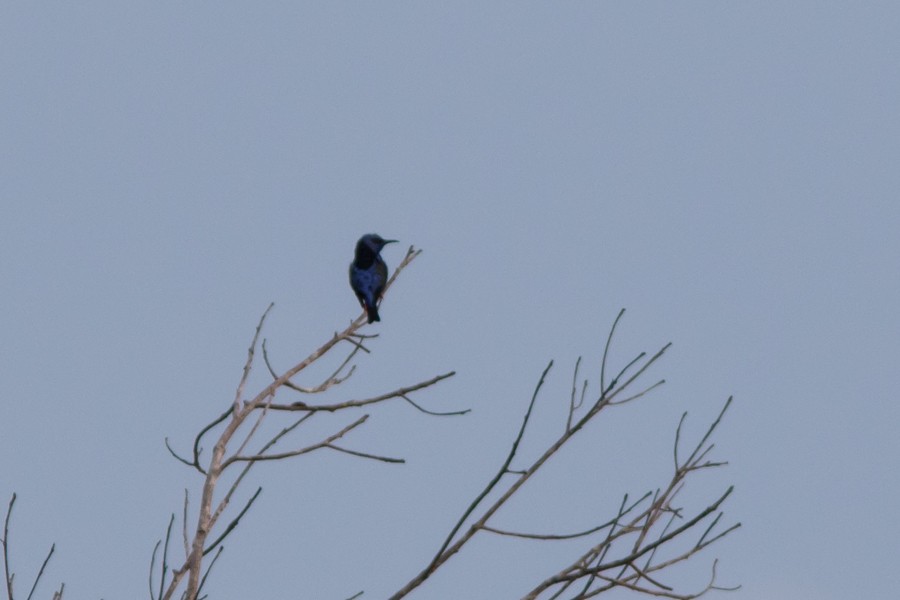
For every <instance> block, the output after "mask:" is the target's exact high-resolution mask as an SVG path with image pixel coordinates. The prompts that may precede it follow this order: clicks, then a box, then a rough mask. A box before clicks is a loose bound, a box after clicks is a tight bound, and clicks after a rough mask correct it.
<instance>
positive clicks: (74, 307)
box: [0, 1, 900, 600]
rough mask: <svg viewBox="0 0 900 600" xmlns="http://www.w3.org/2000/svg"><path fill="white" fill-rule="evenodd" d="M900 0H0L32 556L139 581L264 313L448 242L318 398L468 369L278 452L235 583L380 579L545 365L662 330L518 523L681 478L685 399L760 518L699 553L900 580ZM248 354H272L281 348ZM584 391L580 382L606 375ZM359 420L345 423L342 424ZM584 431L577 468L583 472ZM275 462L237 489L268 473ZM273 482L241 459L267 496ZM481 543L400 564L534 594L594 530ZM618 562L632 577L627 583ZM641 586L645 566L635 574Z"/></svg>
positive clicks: (369, 585) (760, 588)
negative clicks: (363, 419) (369, 418)
mask: <svg viewBox="0 0 900 600" xmlns="http://www.w3.org/2000/svg"><path fill="white" fill-rule="evenodd" d="M898 31H900V5H897V4H896V3H893V2H869V3H865V4H860V3H846V2H821V1H818V2H791V3H784V2H754V3H743V4H738V3H710V2H708V3H696V2H679V3H671V2H642V3H637V2H619V3H610V2H582V3H568V4H559V3H553V4H535V3H490V4H488V3H481V2H478V3H454V4H452V5H443V6H439V5H437V3H390V4H387V3H331V2H328V3H315V4H313V3H295V2H265V3H236V2H217V3H204V2H200V3H198V2H190V3H185V2H177V3H173V2H153V3H101V2H90V1H85V2H78V3H63V2H55V3H47V2H30V3H10V2H7V3H4V4H3V5H2V8H0V81H2V84H0V203H2V219H0V284H2V292H0V341H2V346H0V365H2V367H0V369H2V371H0V372H2V379H3V384H4V385H3V412H2V416H0V456H2V459H0V500H2V501H3V503H4V504H5V502H6V501H7V499H8V497H9V495H10V494H11V493H12V492H13V491H17V492H18V494H19V504H18V505H17V512H16V515H15V521H14V531H13V537H14V543H15V547H14V550H15V556H14V559H15V566H16V569H17V570H18V571H19V572H20V575H19V577H20V578H21V581H22V582H21V583H20V585H24V580H25V579H27V578H29V577H30V576H31V574H33V572H34V571H35V569H36V568H37V566H38V564H39V561H40V559H41V558H42V557H43V553H44V552H45V551H46V549H47V548H48V547H49V545H50V543H51V542H54V541H55V542H56V543H57V553H56V555H55V556H54V558H53V561H52V563H51V567H50V569H49V572H48V574H47V576H46V581H45V583H44V587H43V588H42V591H43V594H44V596H43V597H49V595H50V588H51V585H54V584H56V583H57V582H59V581H65V582H66V591H67V594H66V597H67V598H73V599H81V598H85V599H91V598H101V597H102V598H105V599H107V600H115V599H131V598H142V597H144V598H145V597H147V592H146V589H147V583H146V575H147V567H148V560H149V556H150V552H151V550H152V548H153V544H154V543H155V541H156V539H158V538H159V537H160V536H161V535H162V533H163V531H164V527H165V525H166V523H167V520H168V515H169V514H170V513H171V512H173V511H180V506H181V504H180V501H181V498H182V493H183V491H182V490H183V488H184V487H185V486H188V487H190V488H191V489H192V491H193V493H194V497H195V498H196V496H197V491H196V490H198V485H199V481H198V480H197V479H195V478H194V477H193V476H192V474H191V472H189V471H188V470H187V468H185V467H184V466H182V465H180V464H178V463H176V462H175V461H174V460H172V459H171V458H170V457H169V456H168V454H167V453H166V451H165V448H164V446H163V438H164V437H166V436H168V437H169V438H170V439H172V440H173V443H174V444H175V445H176V446H177V447H180V448H186V447H187V445H188V444H189V443H190V440H191V439H192V435H193V433H194V432H195V431H196V430H197V429H198V428H199V427H201V426H202V425H203V424H205V423H206V422H207V421H209V420H210V419H211V418H212V417H214V416H216V415H218V414H219V413H220V412H221V411H222V410H223V408H224V407H225V406H227V404H228V402H229V401H230V400H231V398H232V396H233V390H234V386H235V385H236V383H237V381H238V379H239V376H240V368H241V366H242V364H243V360H244V357H245V350H246V346H247V343H248V342H249V339H250V336H251V335H252V330H253V327H254V326H255V324H256V321H257V319H258V318H259V315H260V314H261V313H262V311H263V310H264V309H265V307H266V306H267V304H268V303H269V302H270V301H274V302H275V303H276V307H275V310H274V312H273V314H272V316H271V319H270V321H269V323H268V326H267V328H266V330H265V336H266V337H267V338H268V339H269V344H270V345H271V349H272V350H273V353H274V354H275V356H276V357H277V358H276V361H277V362H278V364H281V365H284V366H286V365H287V364H288V363H289V362H290V361H291V360H297V359H299V358H301V357H302V356H304V355H305V354H306V353H307V352H308V351H310V350H311V349H313V348H314V347H316V346H317V345H318V344H319V343H321V342H322V341H324V340H325V339H326V338H327V337H328V336H329V335H330V334H331V333H332V332H333V331H335V330H336V329H338V328H342V327H343V326H345V325H346V324H347V322H348V320H349V319H351V318H353V317H355V316H356V315H357V314H358V312H359V309H358V305H357V304H356V301H355V299H354V298H353V295H352V293H351V292H350V290H349V288H348V286H347V281H346V267H347V264H348V263H349V261H350V259H351V256H352V247H353V243H354V242H355V240H356V238H357V237H359V235H361V234H362V233H365V232H368V231H376V232H378V233H380V234H382V235H384V236H385V237H391V238H397V239H399V240H401V244H399V245H398V246H399V247H398V246H389V247H388V248H387V250H386V251H385V253H384V256H385V259H386V260H387V261H388V264H389V265H391V266H395V265H396V264H397V263H398V262H399V260H400V258H401V257H402V255H403V251H404V249H405V248H406V247H407V246H408V245H410V244H414V245H415V246H417V247H421V248H423V249H424V250H425V252H424V253H423V254H422V256H421V257H420V258H419V259H418V260H417V261H416V263H414V264H413V266H412V267H410V269H409V270H408V271H407V272H406V273H405V274H404V276H403V279H402V280H401V281H400V283H399V284H398V286H397V287H396V288H394V290H392V292H391V294H390V296H389V297H388V298H387V299H386V301H385V304H384V306H383V308H382V311H381V312H382V317H383V322H382V323H380V324H377V325H376V326H374V327H373V330H374V331H377V332H378V333H379V334H380V335H381V337H380V339H379V340H377V341H376V342H374V343H373V349H374V350H375V352H374V354H373V355H372V356H369V357H366V358H365V359H363V360H361V361H360V365H359V369H358V373H357V374H356V375H355V376H354V380H353V381H351V382H350V383H349V384H348V386H347V388H346V390H344V391H340V392H338V393H337V394H335V396H334V398H335V399H338V398H346V397H351V396H356V395H360V394H365V393H367V392H368V393H378V392H382V391H385V390H388V389H394V388H396V387H398V386H400V385H404V384H408V383H411V382H414V381H417V380H419V379H423V378H427V377H430V376H431V375H434V374H437V373H441V372H444V371H447V370H451V369H455V370H456V371H457V372H458V375H457V376H456V377H455V378H454V379H452V380H450V381H448V382H446V383H445V384H444V385H441V386H440V387H439V388H436V389H434V390H432V391H431V392H428V393H425V394H422V395H421V396H419V400H421V401H422V402H423V403H425V404H427V405H428V406H431V407H447V408H451V407H452V408H463V407H471V408H472V409H473V412H472V413H471V414H470V415H469V416H467V417H463V418H459V419H453V420H448V419H443V420H442V419H429V418H426V417H425V416H424V415H421V414H418V413H415V412H414V411H412V410H410V409H409V407H407V406H401V405H399V404H398V405H396V406H393V407H389V408H388V409H387V410H385V411H384V412H382V413H379V414H378V415H376V417H375V418H374V419H373V422H372V423H371V424H370V426H369V428H368V429H367V430H366V431H361V432H359V435H358V436H357V437H355V438H353V442H352V443H351V444H348V446H351V447H354V448H357V449H361V450H368V451H373V452H381V453H384V454H389V455H397V456H404V457H405V458H407V460H408V464H406V465H403V466H390V465H382V464H375V463H371V462H364V461H355V460H353V459H351V458H350V457H346V456H340V455H320V456H311V457H304V458H302V459H298V460H296V461H294V462H292V463H288V464H281V465H264V466H263V467H261V468H259V470H258V472H256V474H255V477H254V478H253V481H252V482H251V485H262V486H263V488H264V492H263V495H262V497H261V498H260V500H259V502H258V503H257V505H256V506H255V507H254V509H253V511H252V512H251V513H250V514H249V515H248V516H247V518H246V520H245V522H244V523H243V524H242V526H241V527H240V529H239V530H238V531H237V532H236V533H235V534H234V536H233V537H232V538H231V540H230V541H229V543H228V544H227V548H226V553H225V555H224V556H223V558H222V559H221V560H220V562H219V564H218V566H217V571H216V572H215V573H214V576H213V578H212V581H211V584H210V586H209V589H208V591H209V592H210V594H211V597H212V598H226V599H227V598H271V599H288V598H311V599H314V600H319V599H326V600H327V599H339V600H340V599H343V598H346V597H347V596H349V595H351V594H353V593H355V592H357V591H359V590H361V589H364V590H366V595H365V596H364V598H366V599H377V598H382V597H385V596H386V595H388V594H389V593H390V592H393V591H395V590H396V589H397V588H398V587H400V586H401V585H402V584H403V583H404V582H405V581H406V580H407V579H409V577H411V576H412V575H414V574H415V573H416V572H417V571H418V570H419V569H420V568H421V567H422V566H423V565H424V564H425V562H426V561H427V559H428V558H429V557H430V556H431V554H432V553H433V552H434V551H435V550H436V549H437V547H438V546H439V545H440V542H441V541H442V539H443V536H444V535H445V534H446V532H447V530H448V527H449V524H450V523H451V522H452V520H453V519H455V518H456V517H457V516H458V514H459V513H460V511H461V510H462V509H463V508H464V507H465V505H466V504H467V502H468V499H469V498H471V497H472V495H473V494H474V493H476V492H477V490H478V489H479V488H480V486H482V485H483V484H484V482H485V480H486V479H487V478H488V477H490V475H491V474H492V473H493V471H494V470H495V469H496V468H497V466H498V465H499V463H500V461H502V459H503V457H504V455H505V452H506V451H507V448H508V444H509V443H510V441H511V440H512V437H513V436H514V434H515V430H516V428H517V427H518V424H519V422H520V418H521V414H522V411H523V410H524V408H525V406H526V403H527V401H528V398H529V397H530V393H531V390H532V388H533V386H534V383H535V382H536V380H537V378H538V376H539V375H540V372H541V370H542V368H543V367H544V365H545V364H546V362H547V361H548V360H549V359H551V358H554V359H556V361H557V362H556V368H555V370H554V371H553V373H552V377H551V379H550V381H549V383H548V385H547V388H546V390H545V393H544V395H543V396H542V399H541V404H540V405H539V412H538V416H539V417H540V420H539V421H538V422H536V427H535V429H534V438H533V444H532V445H531V446H529V448H530V450H531V451H532V452H536V451H537V450H538V446H539V442H541V441H545V440H548V439H550V436H553V435H556V434H558V432H559V427H560V424H561V422H562V421H561V420H560V419H563V418H564V411H565V406H566V402H567V394H568V389H569V386H570V384H571V368H572V365H573V363H574V361H575V359H576V358H577V357H578V356H580V355H583V356H584V360H585V363H584V364H585V371H584V374H585V375H589V376H592V377H593V378H594V379H593V381H594V383H595V384H596V372H597V368H596V367H597V363H598V361H599V357H600V353H601V351H602V343H603V340H604V336H605V334H606V331H607V329H608V327H609V325H610V323H611V322H612V320H613V318H614V317H615V315H616V313H617V311H618V310H619V308H621V307H625V308H627V309H628V313H627V315H626V317H625V320H624V321H623V323H622V327H621V330H620V332H619V336H618V344H617V346H616V350H615V352H614V355H613V358H614V359H615V360H617V361H619V362H621V361H624V360H627V359H628V358H630V356H631V354H632V353H633V352H636V351H638V350H655V349H656V348H657V347H658V346H661V345H662V344H664V343H666V342H668V341H672V342H674V346H673V348H672V350H671V351H670V352H669V354H668V355H667V356H666V358H665V359H664V360H663V361H662V363H661V364H660V365H658V367H657V368H656V369H655V370H654V373H653V376H654V377H665V378H666V379H667V381H668V383H667V385H666V386H665V387H664V388H662V389H660V390H658V391H657V392H656V393H654V394H653V395H652V396H651V397H649V398H647V399H646V400H645V401H644V402H643V404H641V405H638V406H634V407H632V408H628V409H623V410H622V411H621V412H619V413H617V414H616V415H615V416H612V417H611V418H610V419H609V420H608V421H604V420H602V419H601V420H600V421H598V422H597V423H595V424H594V425H593V426H592V428H591V429H590V430H589V431H587V432H585V434H584V438H583V439H581V440H579V445H578V446H577V447H574V448H573V449H571V451H570V452H568V453H566V454H564V455H562V456H559V457H557V459H556V460H555V461H554V463H553V464H551V465H549V467H548V468H549V469H550V470H549V471H548V473H547V474H546V479H544V480H535V481H534V482H532V483H531V484H529V486H528V487H527V488H526V489H525V490H524V491H527V492H528V493H527V494H524V495H523V496H522V498H520V499H519V501H518V502H517V503H515V504H514V505H513V506H510V507H509V511H508V512H506V513H501V514H500V515H498V519H499V522H498V525H506V526H509V527H521V528H528V529H538V530H547V529H551V528H557V529H561V530H565V531H571V530H575V529H579V528H583V527H587V526H590V525H592V524H594V523H595V522H596V521H599V520H603V519H602V518H605V517H607V516H609V515H610V514H611V513H612V511H614V510H615V508H616V506H617V503H618V499H619V498H620V494H621V493H622V492H625V491H631V492H632V493H640V492H643V491H644V490H646V489H650V488H652V487H654V486H656V485H660V484H662V483H664V482H665V480H664V477H665V476H666V475H667V472H668V469H669V468H670V464H671V454H670V447H671V441H672V436H673V433H674V427H675V425H676V423H677V420H678V416H679V415H680V413H681V412H682V411H683V410H689V411H690V413H691V417H690V421H689V426H690V428H689V431H690V432H692V433H694V434H698V433H699V432H700V431H701V426H702V425H705V424H706V422H707V421H708V420H709V419H711V418H712V417H713V416H714V415H715V413H716V412H717V410H718V408H719V407H720V406H721V404H722V402H723V401H724V400H725V398H726V397H727V396H729V395H731V394H734V396H735V398H736V403H735V405H734V407H733V410H732V411H731V413H730V414H729V416H728V418H727V420H726V422H725V423H724V425H723V427H722V429H721V431H720V432H719V435H718V438H717V450H716V453H717V456H718V457H719V458H723V459H728V460H730V461H731V466H730V467H729V468H728V469H727V470H724V471H721V472H717V473H715V474H714V475H707V476H705V477H704V478H702V479H700V480H698V482H697V483H698V485H697V487H696V488H695V489H696V492H697V494H698V495H697V498H698V499H699V501H701V502H702V501H703V500H706V499H708V498H709V497H711V496H712V495H713V494H716V493H718V492H720V491H721V490H722V489H724V488H725V487H726V486H727V485H729V484H730V483H734V484H735V485H736V493H735V495H734V496H733V498H732V500H731V501H730V502H729V503H728V505H727V506H726V509H727V517H728V518H730V519H731V520H739V521H741V522H742V523H743V524H744V527H743V528H742V529H741V530H740V531H739V532H737V533H736V534H735V535H734V536H733V537H731V538H730V539H727V540H726V541H724V542H723V543H722V544H721V545H720V546H718V547H716V548H714V549H712V550H711V551H709V552H708V553H707V554H705V555H704V556H701V557H699V559H698V560H697V562H696V563H694V564H693V566H692V567H691V568H690V569H688V570H687V571H686V573H684V580H683V581H688V582H694V583H695V584H702V583H703V582H704V581H705V578H706V576H707V573H708V571H707V567H708V565H709V563H710V562H711V559H712V558H713V557H715V556H718V557H720V559H721V563H720V567H719V575H720V579H721V582H722V583H723V584H737V583H741V584H743V586H744V588H743V590H742V591H741V592H739V593H737V594H734V595H731V596H720V597H733V598H741V599H747V600H806V599H816V600H836V599H845V598H851V597H853V598H873V599H874V598H887V597H891V595H892V594H896V590H897V589H898V587H900V569H897V566H896V559H897V557H898V556H900V547H898V545H900V542H898V540H900V518H898V517H897V516H896V514H895V512H896V511H895V510H894V509H893V502H892V500H891V499H892V498H893V497H895V496H896V495H897V494H898V492H900V436H898V434H897V429H898V422H900V408H898V405H900V402H898V400H897V397H896V395H897V394H896V388H897V383H896V380H897V365H898V364H900V351H898V339H900V319H898V317H897V307H898V306H900V277H898V262H900V260H898V259H900V244H898V241H897V238H898V233H900V207H898V198H897V196H898V190H900V170H898V168H897V165H898V161H900V112H898V106H900V74H898V65H900V37H898V35H897V32H898ZM265 381H266V379H265V377H263V374H262V373H260V372H257V377H256V378H255V379H254V380H253V381H252V383H253V385H255V386H256V388H258V387H259V386H260V385H263V384H264V383H265ZM594 389H596V385H595V387H594ZM335 422H336V423H337V422H340V421H335ZM578 464H582V465H584V464H590V465H591V468H590V470H589V476H585V475H584V474H583V472H580V471H578V470H577V465H578ZM250 489H251V488H250V487H248V490H250ZM248 493H249V492H248ZM572 553H573V551H572V550H571V547H569V549H566V550H559V551H558V550H550V551H549V555H542V554H541V552H540V550H539V549H537V548H536V547H535V546H533V545H529V544H518V543H514V542H509V541H507V540H497V539H490V538H485V539H483V540H480V541H479V542H478V543H476V544H474V545H473V546H472V547H471V548H469V549H468V550H467V551H466V552H464V553H463V554H461V555H459V556H457V557H455V558H454V559H453V560H452V561H451V562H450V564H449V565H448V566H447V569H446V571H445V572H443V573H442V574H441V575H440V576H439V577H436V578H435V579H434V581H432V582H430V583H429V584H426V585H425V586H424V587H423V588H421V590H420V591H419V592H418V593H417V594H415V595H413V596H411V597H412V598H416V599H426V600H428V599H434V600H441V599H447V598H464V599H472V600H480V599H484V600H489V599H496V598H517V597H519V595H520V594H521V593H522V592H524V591H526V590H528V589H530V588H531V587H532V586H533V585H534V584H535V583H536V582H537V581H539V580H540V579H543V577H544V576H545V575H546V574H548V573H550V572H555V571H556V570H558V569H559V568H560V567H562V566H563V565H564V564H565V562H563V561H564V560H565V559H566V558H569V557H570V556H571V555H572ZM613 597H616V596H613ZM618 597H621V596H618Z"/></svg>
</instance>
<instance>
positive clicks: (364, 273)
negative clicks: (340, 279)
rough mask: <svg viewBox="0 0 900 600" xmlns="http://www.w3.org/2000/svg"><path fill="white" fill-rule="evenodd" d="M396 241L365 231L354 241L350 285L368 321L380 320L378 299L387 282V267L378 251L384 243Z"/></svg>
mask: <svg viewBox="0 0 900 600" xmlns="http://www.w3.org/2000/svg"><path fill="white" fill-rule="evenodd" d="M396 241H397V240H386V239H384V238H382V237H381V236H380V235H378V234H377V233H367V234H366V235H364V236H362V237H361V238H359V241H358V242H356V255H355V256H354V257H353V262H352V263H350V287H351V288H353V292H354V293H355V294H356V297H357V298H359V303H360V304H362V307H363V308H364V309H366V314H367V315H368V316H369V323H372V322H373V321H380V320H381V318H380V317H379V316H378V301H379V300H381V294H382V293H383V292H384V284H385V283H387V274H388V268H387V265H386V264H384V261H383V260H382V259H381V255H380V254H379V253H380V252H381V249H382V248H384V246H385V244H390V243H393V242H396Z"/></svg>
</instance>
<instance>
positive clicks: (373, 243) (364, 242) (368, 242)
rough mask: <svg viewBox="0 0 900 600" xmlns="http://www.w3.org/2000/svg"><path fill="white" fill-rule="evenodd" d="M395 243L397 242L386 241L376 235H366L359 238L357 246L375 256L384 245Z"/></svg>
mask: <svg viewBox="0 0 900 600" xmlns="http://www.w3.org/2000/svg"><path fill="white" fill-rule="evenodd" d="M396 241H397V240H386V239H384V238H383V237H381V236H380V235H378V234H377V233H367V234H366V235H364V236H362V237H361V238H359V242H357V246H365V247H366V248H368V249H369V250H371V251H372V252H374V253H375V254H378V253H379V252H381V249H382V248H384V246H385V245H386V244H393V243H394V242H396Z"/></svg>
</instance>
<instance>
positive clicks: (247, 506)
mask: <svg viewBox="0 0 900 600" xmlns="http://www.w3.org/2000/svg"><path fill="white" fill-rule="evenodd" d="M260 492H262V488H261V487H260V488H256V493H254V494H253V495H252V496H251V497H250V500H248V501H247V504H245V505H244V508H242V509H241V512H239V513H238V516H236V517H235V518H234V519H233V520H232V521H231V523H229V524H228V527H226V528H225V531H223V532H222V534H221V535H220V536H219V537H217V538H216V539H215V541H214V542H212V543H211V544H210V545H209V547H208V548H207V549H206V550H204V551H203V555H204V556H205V555H207V554H209V553H210V552H211V551H212V549H213V548H215V547H216V546H218V545H219V544H221V543H222V542H224V541H225V538H226V537H228V534H229V533H231V532H232V531H234V528H235V527H237V526H238V523H240V522H241V517H243V516H244V515H245V514H246V513H247V511H248V510H250V507H251V506H253V503H254V502H256V499H257V498H258V497H259V494H260ZM221 550H222V549H221V548H219V551H220V552H221ZM216 556H218V555H216ZM211 568H212V565H210V569H211Z"/></svg>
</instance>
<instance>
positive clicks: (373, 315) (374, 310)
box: [366, 302, 381, 323]
mask: <svg viewBox="0 0 900 600" xmlns="http://www.w3.org/2000/svg"><path fill="white" fill-rule="evenodd" d="M366 314H367V315H368V316H369V323H374V322H375V321H380V320H381V317H379V316H378V306H377V305H375V304H369V303H368V302H366Z"/></svg>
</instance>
